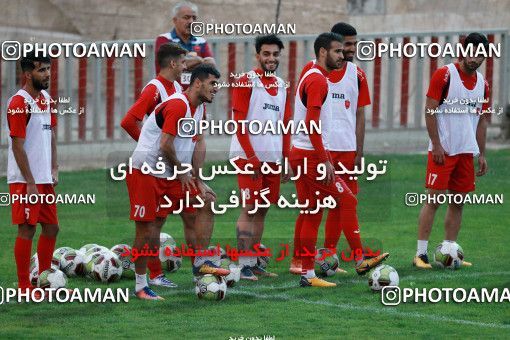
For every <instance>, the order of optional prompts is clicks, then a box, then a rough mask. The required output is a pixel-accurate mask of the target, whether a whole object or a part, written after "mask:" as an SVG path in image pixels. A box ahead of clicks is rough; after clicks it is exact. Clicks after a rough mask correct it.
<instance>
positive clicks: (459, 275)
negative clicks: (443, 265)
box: [250, 272, 510, 290]
mask: <svg viewBox="0 0 510 340" xmlns="http://www.w3.org/2000/svg"><path fill="white" fill-rule="evenodd" d="M483 276H510V272H467V273H460V272H455V273H454V272H451V273H446V272H441V273H439V272H437V273H434V272H426V273H424V274H423V275H420V276H415V275H408V276H402V277H400V282H407V281H428V280H435V279H455V278H470V277H483ZM335 278H336V279H337V280H335V283H336V284H339V285H342V284H345V283H353V284H358V283H360V281H364V280H365V279H364V278H366V276H365V277H363V276H360V277H359V279H355V278H352V277H349V276H348V275H345V274H338V275H337V276H332V277H330V278H329V279H330V280H332V279H335ZM342 278H345V279H347V280H342ZM298 279H299V277H298V276H297V275H296V280H295V282H287V283H284V284H282V285H263V284H262V285H259V284H257V285H253V286H250V288H253V289H257V290H258V289H260V290H264V289H286V288H294V287H298V286H299V283H298Z"/></svg>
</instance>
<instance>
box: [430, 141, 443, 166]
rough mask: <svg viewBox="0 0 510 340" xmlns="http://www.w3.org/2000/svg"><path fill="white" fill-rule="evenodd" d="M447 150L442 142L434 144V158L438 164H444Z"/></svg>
mask: <svg viewBox="0 0 510 340" xmlns="http://www.w3.org/2000/svg"><path fill="white" fill-rule="evenodd" d="M444 155H445V151H444V149H443V147H442V146H441V144H437V145H432V159H433V160H434V163H436V164H444Z"/></svg>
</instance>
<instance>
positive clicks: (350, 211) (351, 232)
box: [337, 192, 363, 260]
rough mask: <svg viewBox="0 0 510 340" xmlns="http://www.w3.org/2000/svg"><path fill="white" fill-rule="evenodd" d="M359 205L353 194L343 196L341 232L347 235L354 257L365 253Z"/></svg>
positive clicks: (341, 201)
mask: <svg viewBox="0 0 510 340" xmlns="http://www.w3.org/2000/svg"><path fill="white" fill-rule="evenodd" d="M357 205H358V200H357V199H356V197H355V196H354V195H353V194H352V193H350V192H349V193H345V194H343V195H342V197H341V199H340V211H341V213H340V226H341V230H343V231H344V233H345V238H346V239H347V242H348V243H349V247H350V248H351V251H352V252H353V256H354V257H356V256H359V255H360V254H362V252H363V246H362V244H361V237H360V234H359V224H358V214H357V212H356V207H357ZM337 241H338V240H337ZM355 254H358V255H355ZM354 259H355V258H354ZM355 260H357V259H355Z"/></svg>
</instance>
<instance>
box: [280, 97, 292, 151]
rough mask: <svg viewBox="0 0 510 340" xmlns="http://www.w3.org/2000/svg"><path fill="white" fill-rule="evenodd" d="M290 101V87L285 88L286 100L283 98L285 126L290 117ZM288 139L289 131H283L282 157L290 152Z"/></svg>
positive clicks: (289, 136) (289, 137)
mask: <svg viewBox="0 0 510 340" xmlns="http://www.w3.org/2000/svg"><path fill="white" fill-rule="evenodd" d="M290 101H291V95H290V88H287V97H286V100H285V112H284V113H283V124H285V126H287V124H288V123H289V122H290V120H291V119H292V111H291V105H290V104H291V102H290ZM290 139H291V134H290V132H289V133H285V134H284V135H283V150H282V154H283V157H284V158H288V157H289V153H290Z"/></svg>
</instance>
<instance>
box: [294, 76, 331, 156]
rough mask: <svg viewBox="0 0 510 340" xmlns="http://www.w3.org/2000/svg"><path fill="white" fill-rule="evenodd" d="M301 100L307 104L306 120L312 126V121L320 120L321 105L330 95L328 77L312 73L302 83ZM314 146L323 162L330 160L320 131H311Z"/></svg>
mask: <svg viewBox="0 0 510 340" xmlns="http://www.w3.org/2000/svg"><path fill="white" fill-rule="evenodd" d="M300 91H301V92H300V95H301V100H302V101H303V100H304V101H303V105H305V106H306V117H305V122H306V125H307V126H310V122H312V121H314V122H315V123H318V122H319V118H320V113H321V107H322V104H323V103H324V100H325V99H326V96H327V95H328V83H327V81H326V78H325V77H324V76H323V75H321V74H317V73H313V74H310V75H309V76H308V77H307V78H306V79H305V81H304V82H303V84H302V89H300ZM308 137H309V138H310V142H311V143H312V146H313V148H314V149H315V151H317V157H318V158H319V160H320V161H321V162H325V161H327V160H328V153H327V152H326V149H325V148H324V144H323V143H322V136H321V134H319V133H311V134H310V135H309V136H308Z"/></svg>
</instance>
